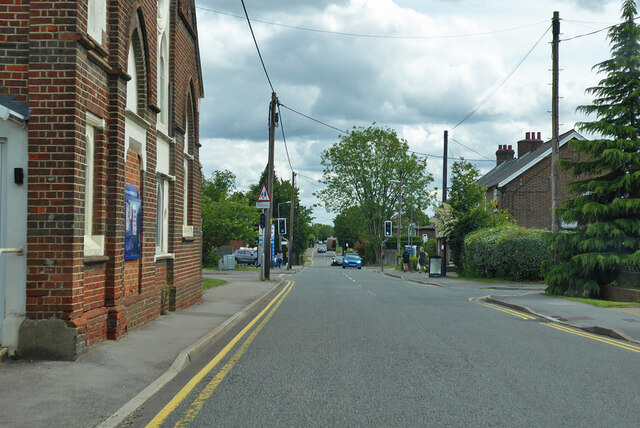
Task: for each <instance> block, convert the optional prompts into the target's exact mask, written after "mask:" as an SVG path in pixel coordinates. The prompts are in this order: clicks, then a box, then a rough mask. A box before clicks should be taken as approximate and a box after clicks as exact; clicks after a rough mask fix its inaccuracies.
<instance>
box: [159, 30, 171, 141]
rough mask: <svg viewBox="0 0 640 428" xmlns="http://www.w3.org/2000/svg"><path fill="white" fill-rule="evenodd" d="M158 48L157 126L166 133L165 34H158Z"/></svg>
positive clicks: (167, 99) (166, 73)
mask: <svg viewBox="0 0 640 428" xmlns="http://www.w3.org/2000/svg"><path fill="white" fill-rule="evenodd" d="M160 40H161V41H160V49H159V51H158V107H159V108H160V114H159V115H158V128H159V129H160V130H161V131H163V132H164V133H165V134H168V133H169V132H168V126H169V125H168V123H169V61H168V58H169V47H168V44H167V35H166V33H165V34H162V35H160Z"/></svg>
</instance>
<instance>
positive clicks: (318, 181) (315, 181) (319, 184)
mask: <svg viewBox="0 0 640 428" xmlns="http://www.w3.org/2000/svg"><path fill="white" fill-rule="evenodd" d="M296 174H297V175H298V177H300V178H302V179H303V180H305V181H308V182H309V183H311V184H313V185H316V186H318V187H324V186H326V185H325V184H324V183H322V182H321V181H320V180H316V179H314V178H310V177H307V176H306V175H303V174H300V173H299V172H298V173H296Z"/></svg>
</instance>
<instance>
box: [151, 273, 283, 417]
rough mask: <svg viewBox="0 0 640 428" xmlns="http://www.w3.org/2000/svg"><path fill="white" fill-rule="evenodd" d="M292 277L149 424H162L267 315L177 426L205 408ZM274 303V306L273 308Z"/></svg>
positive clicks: (268, 317) (269, 313) (266, 320)
mask: <svg viewBox="0 0 640 428" xmlns="http://www.w3.org/2000/svg"><path fill="white" fill-rule="evenodd" d="M293 284H294V282H293V281H289V282H287V285H286V286H285V287H284V288H283V289H282V291H280V293H279V294H278V295H277V296H276V297H275V298H274V299H273V300H272V301H271V302H270V303H269V304H268V305H267V306H266V307H265V308H264V309H263V310H262V311H261V312H260V313H259V314H258V315H257V316H256V317H255V318H254V319H253V320H252V321H251V322H250V323H249V324H247V326H246V327H245V328H244V329H242V331H241V332H240V333H238V334H237V335H236V337H234V338H233V340H231V342H229V343H228V344H227V346H225V347H224V348H223V349H222V351H220V352H219V353H218V355H216V356H215V357H214V358H213V359H212V360H211V361H209V363H208V364H207V365H206V366H204V368H202V370H200V371H199V372H198V374H196V375H195V376H194V377H193V378H191V380H189V382H188V383H187V384H186V385H185V386H184V387H183V388H182V389H181V390H180V392H178V394H176V395H175V396H174V397H173V398H172V399H171V401H169V403H167V405H166V406H164V407H163V408H162V410H160V412H159V413H158V414H157V415H156V416H155V417H154V418H153V419H152V420H151V422H149V423H148V424H147V428H150V427H159V426H160V425H162V423H163V422H164V421H165V420H166V419H167V418H168V417H169V415H170V414H171V413H173V412H174V411H175V410H176V409H177V408H178V406H179V405H180V404H181V403H182V402H183V401H184V400H185V398H187V396H188V395H189V394H190V393H191V391H193V389H194V388H195V387H196V385H198V384H199V383H200V382H201V381H202V379H204V377H205V376H207V375H208V374H209V373H210V372H211V370H213V369H214V368H215V367H216V366H217V365H218V364H219V363H220V361H222V359H223V358H224V357H225V356H226V355H227V354H228V353H229V352H230V351H231V350H232V349H233V348H234V346H235V345H236V344H237V343H238V342H239V341H240V340H241V339H242V338H243V337H244V335H245V334H247V332H249V330H251V328H252V327H253V326H254V325H255V324H256V323H257V322H258V321H259V320H260V319H261V318H262V317H263V316H264V315H265V314H267V312H268V314H267V315H266V316H265V317H264V319H263V320H262V321H261V322H260V324H259V325H258V326H257V327H256V328H255V329H254V330H253V332H252V333H251V334H250V335H249V337H248V338H247V339H246V340H245V341H244V343H242V345H241V346H240V348H238V350H237V351H236V353H235V354H234V355H233V356H232V357H231V359H230V360H229V361H228V362H227V363H226V364H225V365H224V367H222V369H221V370H220V371H219V372H218V373H217V374H216V376H214V378H213V379H212V380H211V381H210V382H209V383H208V384H207V385H206V386H205V388H204V389H203V390H202V392H201V393H200V394H199V395H198V397H197V398H196V399H195V400H194V401H193V402H192V403H191V406H190V407H189V410H187V412H186V413H185V414H184V416H183V417H182V418H181V419H180V420H179V421H178V422H177V423H176V425H175V426H186V425H188V424H189V422H191V421H192V420H193V419H194V418H195V417H196V416H197V414H198V413H199V412H200V410H201V409H202V406H203V405H204V403H205V402H206V400H207V399H209V398H210V397H211V394H213V392H214V391H215V390H216V388H217V387H218V385H219V384H220V382H222V380H223V379H224V378H225V376H226V375H227V374H228V373H229V372H230V371H231V369H232V368H233V366H234V365H235V364H236V363H237V362H238V361H239V360H240V358H241V357H242V355H243V354H244V353H245V351H246V350H247V349H248V348H249V345H251V343H252V342H253V340H254V339H255V338H256V336H257V335H258V333H259V332H260V330H262V328H263V327H264V326H265V324H266V323H267V322H268V321H269V320H270V319H271V317H272V316H273V314H274V313H275V311H276V310H277V309H278V307H279V306H280V305H281V304H282V301H283V300H284V299H285V297H287V294H289V292H290V291H291V289H292V288H293ZM272 306H273V308H272Z"/></svg>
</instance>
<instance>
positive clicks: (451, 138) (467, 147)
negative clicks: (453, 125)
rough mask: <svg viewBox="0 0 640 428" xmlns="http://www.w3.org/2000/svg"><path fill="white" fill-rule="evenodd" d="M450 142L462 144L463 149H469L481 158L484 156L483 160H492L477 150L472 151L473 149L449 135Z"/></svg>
mask: <svg viewBox="0 0 640 428" xmlns="http://www.w3.org/2000/svg"><path fill="white" fill-rule="evenodd" d="M449 140H451V141H453V142H454V143H458V144H460V145H461V146H462V147H464V148H465V149H469V150H471V151H472V152H473V153H475V154H477V155H480V156H482V157H483V158H485V159H487V160H490V159H489V158H488V157H486V156H485V155H483V154H482V153H480V152H478V151H476V150H474V149H472V148H471V147H469V146H465V145H464V144H462V143H461V142H460V141H458V140H456V139H455V138H453V137H452V136H451V135H449Z"/></svg>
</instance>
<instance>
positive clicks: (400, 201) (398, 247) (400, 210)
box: [396, 171, 402, 251]
mask: <svg viewBox="0 0 640 428" xmlns="http://www.w3.org/2000/svg"><path fill="white" fill-rule="evenodd" d="M399 192H400V194H399V196H398V244H397V246H396V247H397V250H398V251H400V234H401V233H402V171H400V191H399Z"/></svg>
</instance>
